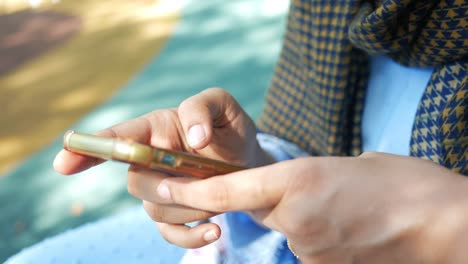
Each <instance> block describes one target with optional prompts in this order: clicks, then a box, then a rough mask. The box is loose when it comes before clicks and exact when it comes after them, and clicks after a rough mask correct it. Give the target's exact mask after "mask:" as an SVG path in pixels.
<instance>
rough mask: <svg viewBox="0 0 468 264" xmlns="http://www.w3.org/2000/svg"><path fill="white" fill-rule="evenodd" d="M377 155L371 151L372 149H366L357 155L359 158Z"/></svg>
mask: <svg viewBox="0 0 468 264" xmlns="http://www.w3.org/2000/svg"><path fill="white" fill-rule="evenodd" d="M377 156H378V153H377V152H373V151H366V152H363V153H362V154H361V155H359V157H360V158H375V157H377Z"/></svg>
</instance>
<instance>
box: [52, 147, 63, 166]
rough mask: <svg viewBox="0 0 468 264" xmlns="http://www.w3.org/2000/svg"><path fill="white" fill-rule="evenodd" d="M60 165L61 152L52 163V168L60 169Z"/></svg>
mask: <svg viewBox="0 0 468 264" xmlns="http://www.w3.org/2000/svg"><path fill="white" fill-rule="evenodd" d="M62 164H63V155H62V152H61V151H60V152H59V153H58V154H57V156H55V159H54V163H53V166H54V169H56V170H57V169H60V168H61V167H62Z"/></svg>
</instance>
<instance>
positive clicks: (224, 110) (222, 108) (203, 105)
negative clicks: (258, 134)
mask: <svg viewBox="0 0 468 264" xmlns="http://www.w3.org/2000/svg"><path fill="white" fill-rule="evenodd" d="M241 111H242V110H241V107H240V106H239V105H238V104H237V102H236V101H235V99H234V98H233V97H232V96H231V95H230V94H229V93H228V92H226V91H225V90H223V89H220V88H211V89H207V90H204V91H203V92H201V93H199V94H196V95H194V96H192V97H190V98H188V99H186V100H185V101H183V102H182V103H181V104H180V106H179V108H178V114H179V118H180V121H181V123H182V127H183V129H184V131H185V134H186V135H187V142H188V144H189V146H190V147H191V148H193V149H202V148H204V147H205V146H207V145H208V143H209V142H210V140H211V137H212V135H213V127H222V126H223V125H225V124H227V123H229V122H230V121H232V120H233V119H235V118H236V116H237V115H239V113H240V112H241Z"/></svg>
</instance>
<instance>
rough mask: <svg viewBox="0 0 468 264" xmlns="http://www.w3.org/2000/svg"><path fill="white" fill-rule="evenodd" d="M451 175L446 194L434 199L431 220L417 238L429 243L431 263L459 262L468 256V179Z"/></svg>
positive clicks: (451, 263)
mask: <svg viewBox="0 0 468 264" xmlns="http://www.w3.org/2000/svg"><path fill="white" fill-rule="evenodd" d="M452 174H453V175H450V176H449V179H450V180H451V181H450V183H449V184H448V185H447V186H446V187H445V194H443V195H440V197H441V198H439V199H438V201H433V208H432V213H431V218H432V219H430V220H429V221H428V223H427V226H426V227H425V228H424V230H425V232H424V235H423V236H422V240H421V241H420V242H421V245H424V244H426V245H428V246H429V247H427V252H425V253H426V254H427V255H428V256H429V257H431V259H432V261H431V263H448V264H458V263H460V264H461V263H466V260H467V259H468V251H467V250H466V244H468V179H466V178H465V177H463V176H462V175H459V174H455V173H452ZM452 176H454V177H452ZM441 177H446V175H442V176H441Z"/></svg>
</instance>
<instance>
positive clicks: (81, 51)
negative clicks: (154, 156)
mask: <svg viewBox="0 0 468 264" xmlns="http://www.w3.org/2000/svg"><path fill="white" fill-rule="evenodd" d="M78 2H79V3H80V4H78ZM110 5H111V6H110ZM286 9H287V1H286V0H282V1H280V0H270V1H265V0H237V1H222V0H203V1H202V0H186V1H180V0H179V1H174V0H165V1H123V0H122V1H113V2H112V4H110V2H108V1H91V0H88V1H72V0H69V1H62V2H60V3H58V4H56V5H54V6H49V7H47V8H45V9H41V10H39V11H40V12H53V13H54V15H51V14H52V13H42V14H46V15H45V16H44V17H45V18H44V19H42V22H41V23H42V24H41V23H38V22H35V23H32V25H33V26H32V29H30V30H36V31H37V32H42V33H41V34H40V35H39V37H40V36H42V39H41V40H40V41H42V43H44V41H46V40H51V38H47V37H44V36H47V35H45V34H46V33H47V32H49V33H50V31H43V29H44V25H47V28H49V30H53V31H54V32H56V34H55V36H56V39H55V40H54V41H51V44H50V45H48V46H45V45H44V46H42V48H40V49H39V48H38V47H37V46H34V45H29V48H26V46H24V47H23V48H22V49H20V50H19V51H18V50H17V51H16V52H17V54H19V55H18V57H17V58H18V61H16V60H12V61H13V62H11V63H10V64H9V65H10V66H9V67H4V69H3V74H2V72H0V109H1V108H3V109H2V111H0V121H1V123H2V126H0V175H1V176H0V208H1V216H0V262H2V261H3V260H5V259H6V258H7V257H8V256H11V255H12V254H14V253H17V252H18V251H20V250H21V249H22V248H24V247H26V246H28V245H31V244H34V243H37V242H38V241H41V240H43V239H44V238H46V237H50V236H53V235H55V234H58V233H61V232H63V231H65V230H67V229H70V228H73V227H76V226H79V225H82V224H84V223H88V222H91V221H95V220H97V219H101V218H103V217H106V216H111V215H116V214H118V213H119V212H122V211H123V210H126V209H128V208H131V207H134V206H136V205H137V204H139V201H138V200H137V199H135V198H133V197H132V196H130V195H129V194H128V193H127V191H126V166H125V165H124V164H120V163H116V162H108V163H106V164H103V165H102V166H98V167H95V168H93V169H91V170H88V171H86V172H83V173H80V174H77V175H74V176H71V177H63V176H60V175H59V174H58V173H56V172H54V170H53V169H52V161H53V158H54V156H55V154H56V153H57V152H58V151H59V150H60V149H61V147H62V145H61V141H62V139H61V137H62V135H63V133H64V132H65V131H66V130H68V129H75V130H77V131H81V132H87V133H93V132H95V131H97V130H100V129H102V128H105V127H107V126H110V125H113V124H115V123H118V122H121V121H124V120H127V119H130V118H134V117H137V116H139V115H141V114H144V113H146V112H149V111H152V110H154V109H161V108H168V107H176V106H177V105H178V104H179V103H180V102H181V101H182V100H184V99H185V98H187V97H189V96H191V95H193V94H195V93H197V92H199V91H201V90H203V89H204V88H208V87H213V86H217V87H224V88H225V89H227V90H228V91H229V92H231V93H232V94H233V95H234V97H235V98H237V99H238V100H239V102H240V104H241V105H242V106H243V107H244V108H245V109H246V111H247V113H249V114H250V115H251V116H252V117H253V118H256V117H258V115H259V113H260V111H261V107H262V102H263V95H264V93H265V90H266V88H267V87H268V83H269V82H270V79H271V76H272V72H273V69H274V64H275V62H276V59H277V57H278V53H279V48H280V44H281V36H282V33H283V32H284V23H285V12H286ZM39 11H38V10H36V11H34V12H32V11H23V12H24V13H21V14H22V15H23V16H24V15H27V14H28V13H29V14H30V17H31V16H37V15H38V14H37V12H39ZM6 15H7V14H3V15H2V14H1V13H0V27H3V25H5V24H4V23H2V22H1V21H2V16H3V17H5V16H6ZM10 15H11V14H10ZM54 19H55V20H54ZM60 19H62V21H68V22H67V23H65V24H62V25H67V26H57V23H58V22H57V21H56V20H60ZM9 21H11V20H9ZM22 21H24V20H22ZM54 21H55V22H54ZM72 22H73V23H72ZM41 25H42V26H41ZM38 28H39V29H40V30H42V31H38ZM18 30H19V29H18ZM36 31H34V32H36ZM5 32H6V30H5ZM9 32H10V33H8V34H7V33H3V35H2V31H1V30H0V69H2V68H1V67H2V66H3V64H1V62H2V61H4V60H3V58H6V56H7V54H9V55H8V56H9V57H8V58H9V60H11V58H15V56H11V54H12V53H9V51H8V49H6V48H5V45H6V44H5V43H6V39H7V38H6V37H5V36H11V34H12V33H11V32H15V31H9ZM57 32H58V33H57ZM36 37H38V36H36ZM10 39H11V38H10ZM17 39H18V37H17ZM19 39H21V38H19ZM40 41H39V42H40ZM30 42H32V41H30ZM39 42H36V43H39ZM9 43H10V44H11V42H9ZM41 45H42V44H41ZM2 48H3V49H2ZM31 49H36V50H33V51H28V50H31ZM21 50H24V53H22V52H21ZM10 51H11V49H10ZM20 55H21V56H20ZM4 64H5V65H6V63H4Z"/></svg>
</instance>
